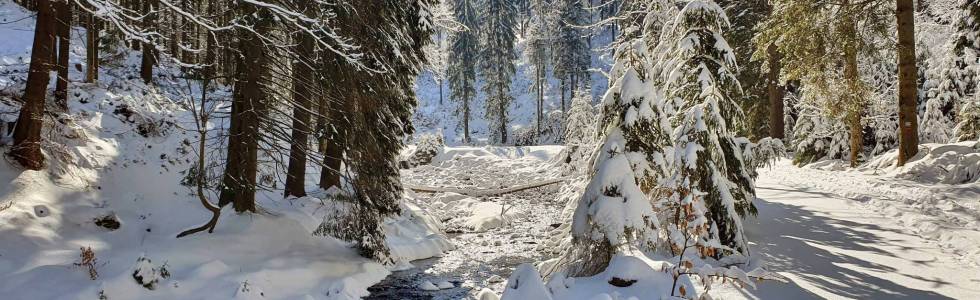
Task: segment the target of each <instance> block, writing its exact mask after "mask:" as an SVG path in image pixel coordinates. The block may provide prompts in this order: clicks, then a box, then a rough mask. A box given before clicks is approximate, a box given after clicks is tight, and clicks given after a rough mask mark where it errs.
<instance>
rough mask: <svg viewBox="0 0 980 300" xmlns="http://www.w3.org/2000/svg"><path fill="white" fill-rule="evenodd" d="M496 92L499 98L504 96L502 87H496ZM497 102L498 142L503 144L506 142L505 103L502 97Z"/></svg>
mask: <svg viewBox="0 0 980 300" xmlns="http://www.w3.org/2000/svg"><path fill="white" fill-rule="evenodd" d="M497 92H498V93H499V95H500V97H501V98H503V97H505V94H504V90H503V88H498V90H497ZM498 103H499V105H500V108H499V109H500V116H499V117H500V144H501V145H503V144H507V105H506V103H504V101H503V100H502V99H501V101H498Z"/></svg>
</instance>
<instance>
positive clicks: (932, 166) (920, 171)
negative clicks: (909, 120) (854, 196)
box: [859, 141, 980, 184]
mask: <svg viewBox="0 0 980 300" xmlns="http://www.w3.org/2000/svg"><path fill="white" fill-rule="evenodd" d="M897 161H898V151H897V150H892V151H889V152H888V153H885V154H882V155H880V156H878V157H876V158H874V159H872V160H871V161H869V162H868V163H866V164H864V165H863V166H862V167H861V168H859V169H860V170H862V171H880V172H883V174H882V175H885V176H894V177H895V178H900V179H906V180H911V181H915V182H922V183H944V184H967V183H976V182H980V142H976V141H970V142H960V143H955V144H923V145H919V153H918V154H916V155H915V156H913V157H912V158H911V159H909V161H908V162H906V164H905V166H904V167H898V166H897Z"/></svg>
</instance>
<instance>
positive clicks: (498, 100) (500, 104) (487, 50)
mask: <svg viewBox="0 0 980 300" xmlns="http://www.w3.org/2000/svg"><path fill="white" fill-rule="evenodd" d="M480 11H481V18H480V29H481V30H480V33H481V36H480V38H481V41H482V43H481V47H482V49H481V52H480V75H481V76H482V77H483V80H484V82H483V86H482V87H481V88H482V90H483V93H484V94H485V95H486V102H485V105H486V118H487V121H488V122H487V123H489V126H490V140H491V141H497V142H499V143H501V144H505V143H507V127H508V124H507V122H508V119H507V111H508V109H509V108H510V103H511V101H513V99H514V96H513V95H511V94H510V84H511V78H512V77H513V76H514V72H515V67H514V58H515V57H516V54H515V50H514V39H515V35H514V29H515V28H514V26H515V21H516V15H517V8H516V7H514V3H513V2H511V1H508V0H486V1H484V2H483V5H482V6H481V7H480Z"/></svg>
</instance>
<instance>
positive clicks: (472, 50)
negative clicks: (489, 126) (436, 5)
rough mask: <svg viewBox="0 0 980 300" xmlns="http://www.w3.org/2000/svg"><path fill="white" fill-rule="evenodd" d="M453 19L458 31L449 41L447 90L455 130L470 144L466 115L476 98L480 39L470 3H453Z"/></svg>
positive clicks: (455, 0)
mask: <svg viewBox="0 0 980 300" xmlns="http://www.w3.org/2000/svg"><path fill="white" fill-rule="evenodd" d="M452 3H453V5H452V8H453V15H455V18H456V22H458V23H459V24H460V25H461V27H462V28H460V30H459V31H457V32H455V33H453V35H452V36H450V38H449V47H450V49H449V67H448V70H447V72H448V78H449V89H450V92H451V98H452V99H453V100H454V101H455V102H456V103H457V106H456V115H457V116H458V117H459V119H460V122H459V127H460V128H458V129H459V130H462V131H463V143H469V142H470V126H469V125H470V118H471V116H470V113H471V112H472V105H473V99H475V98H476V68H477V59H478V57H479V55H480V51H479V47H480V39H479V36H478V32H477V29H478V27H477V25H478V23H477V22H478V16H477V13H476V10H475V9H474V7H473V0H453V2H452Z"/></svg>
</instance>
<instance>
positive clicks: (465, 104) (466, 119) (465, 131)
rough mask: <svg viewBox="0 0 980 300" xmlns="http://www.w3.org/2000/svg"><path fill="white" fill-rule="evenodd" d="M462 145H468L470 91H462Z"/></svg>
mask: <svg viewBox="0 0 980 300" xmlns="http://www.w3.org/2000/svg"><path fill="white" fill-rule="evenodd" d="M463 143H466V144H469V143H470V91H469V90H467V89H463Z"/></svg>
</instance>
